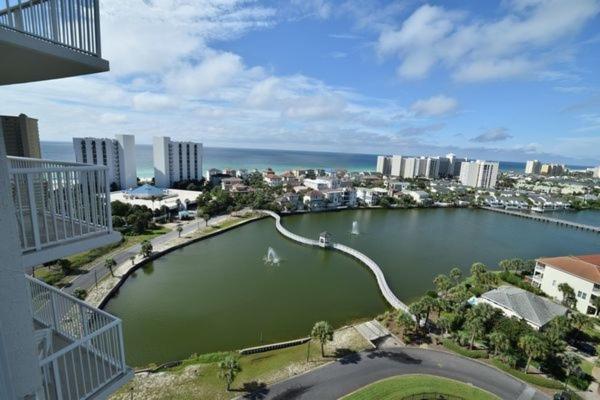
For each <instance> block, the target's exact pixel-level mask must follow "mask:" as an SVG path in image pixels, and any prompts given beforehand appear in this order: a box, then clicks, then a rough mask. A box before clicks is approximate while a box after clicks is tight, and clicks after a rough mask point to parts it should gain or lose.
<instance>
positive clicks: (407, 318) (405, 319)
mask: <svg viewBox="0 0 600 400" xmlns="http://www.w3.org/2000/svg"><path fill="white" fill-rule="evenodd" d="M396 322H398V325H399V326H400V327H401V328H402V335H403V336H404V337H406V336H407V335H406V334H407V332H408V331H410V330H413V329H415V325H416V323H415V320H414V319H413V317H412V315H410V314H408V313H406V312H404V311H399V312H398V318H397V319H396Z"/></svg>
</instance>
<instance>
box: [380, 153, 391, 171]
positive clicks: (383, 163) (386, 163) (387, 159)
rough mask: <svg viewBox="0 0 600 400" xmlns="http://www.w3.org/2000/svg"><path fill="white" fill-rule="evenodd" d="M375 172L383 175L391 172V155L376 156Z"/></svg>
mask: <svg viewBox="0 0 600 400" xmlns="http://www.w3.org/2000/svg"><path fill="white" fill-rule="evenodd" d="M377 172H378V173H380V174H383V175H390V174H391V173H392V156H377Z"/></svg>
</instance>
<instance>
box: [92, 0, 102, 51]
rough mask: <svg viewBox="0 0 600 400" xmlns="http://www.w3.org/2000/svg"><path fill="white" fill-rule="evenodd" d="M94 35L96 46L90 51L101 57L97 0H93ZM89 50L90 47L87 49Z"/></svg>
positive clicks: (98, 5)
mask: <svg viewBox="0 0 600 400" xmlns="http://www.w3.org/2000/svg"><path fill="white" fill-rule="evenodd" d="M94 36H95V39H96V43H95V45H96V48H95V49H94V51H92V53H94V54H96V56H98V57H101V56H102V49H101V44H100V42H101V40H100V4H99V0H94ZM89 50H90V51H91V50H92V49H89Z"/></svg>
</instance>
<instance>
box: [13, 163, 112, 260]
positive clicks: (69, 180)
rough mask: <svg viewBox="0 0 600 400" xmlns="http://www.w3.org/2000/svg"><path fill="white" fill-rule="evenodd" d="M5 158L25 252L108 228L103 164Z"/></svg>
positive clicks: (107, 202)
mask: <svg viewBox="0 0 600 400" xmlns="http://www.w3.org/2000/svg"><path fill="white" fill-rule="evenodd" d="M8 159H9V162H10V169H9V171H10V182H11V188H10V189H11V190H12V195H13V202H14V205H15V210H16V217H17V225H18V228H19V236H20V240H21V248H22V250H23V252H24V253H26V252H29V251H36V250H41V249H43V248H46V247H49V246H53V245H56V244H60V243H64V242H67V241H70V240H73V239H79V238H82V237H86V236H92V235H98V234H103V233H110V232H111V231H112V219H111V210H110V187H109V184H108V177H107V169H106V167H104V166H96V165H86V164H75V163H66V162H59V161H48V160H39V159H29V158H20V157H8Z"/></svg>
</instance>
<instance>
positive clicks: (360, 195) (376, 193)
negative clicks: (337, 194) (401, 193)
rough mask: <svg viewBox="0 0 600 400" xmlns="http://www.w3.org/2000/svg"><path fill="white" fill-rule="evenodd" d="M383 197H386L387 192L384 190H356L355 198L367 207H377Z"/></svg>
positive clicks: (359, 188) (361, 188)
mask: <svg viewBox="0 0 600 400" xmlns="http://www.w3.org/2000/svg"><path fill="white" fill-rule="evenodd" d="M385 195H387V190H386V189H384V188H366V187H358V188H356V198H357V199H360V200H361V201H362V202H363V203H365V204H366V205H368V206H374V205H377V203H378V202H379V199H380V198H381V197H383V196H385Z"/></svg>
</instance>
